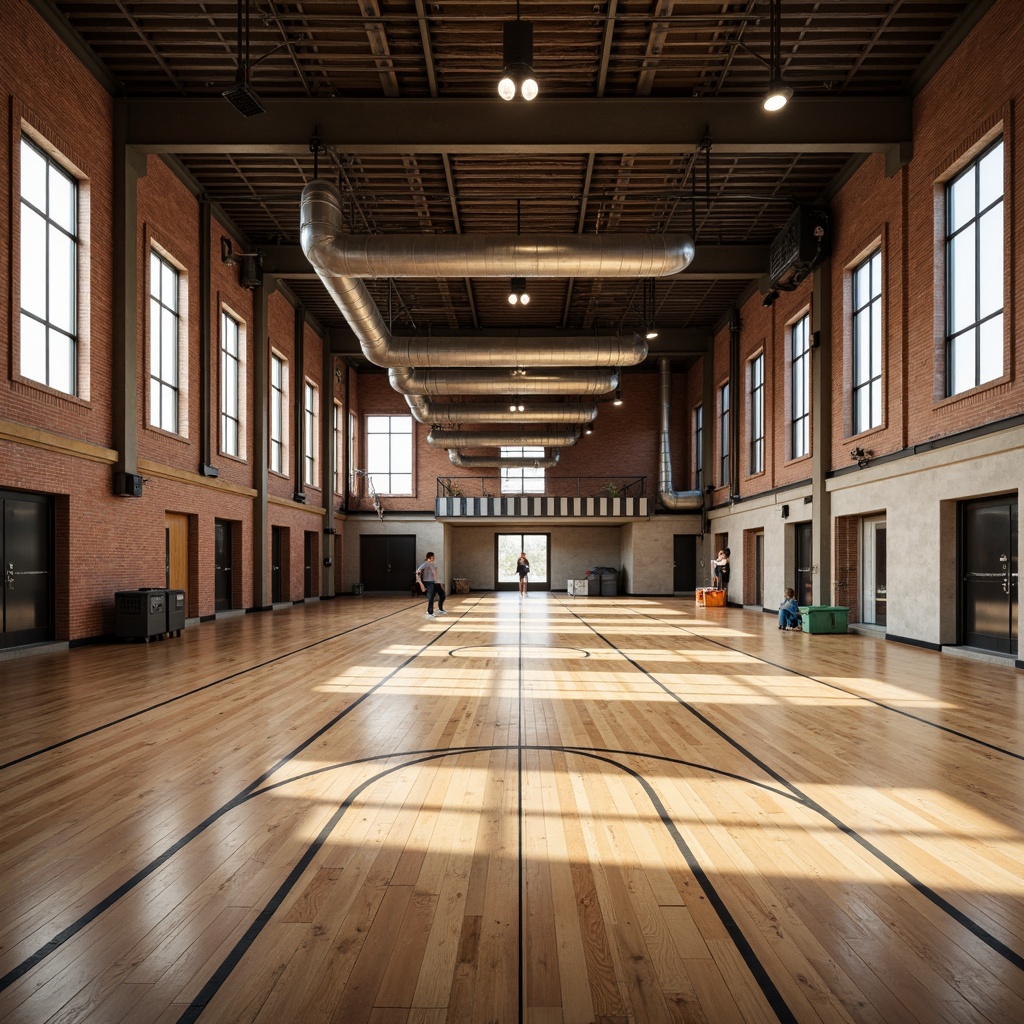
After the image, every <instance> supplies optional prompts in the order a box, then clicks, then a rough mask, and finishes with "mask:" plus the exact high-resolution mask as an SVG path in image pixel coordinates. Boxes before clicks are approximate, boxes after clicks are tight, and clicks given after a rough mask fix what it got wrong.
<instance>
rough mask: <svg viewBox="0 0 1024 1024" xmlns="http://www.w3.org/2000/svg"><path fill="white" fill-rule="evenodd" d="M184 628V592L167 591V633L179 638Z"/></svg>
mask: <svg viewBox="0 0 1024 1024" xmlns="http://www.w3.org/2000/svg"><path fill="white" fill-rule="evenodd" d="M184 628H185V591H184V590H168V591H167V632H168V633H173V634H174V635H175V636H181V631H182V630H183V629H184Z"/></svg>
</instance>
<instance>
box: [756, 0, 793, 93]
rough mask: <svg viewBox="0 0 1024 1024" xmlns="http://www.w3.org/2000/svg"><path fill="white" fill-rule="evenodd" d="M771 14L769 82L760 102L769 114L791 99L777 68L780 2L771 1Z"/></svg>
mask: <svg viewBox="0 0 1024 1024" xmlns="http://www.w3.org/2000/svg"><path fill="white" fill-rule="evenodd" d="M771 14H772V16H771V23H770V25H769V34H770V36H771V41H770V44H769V46H770V54H769V56H770V60H769V63H768V69H769V73H770V75H771V81H770V84H769V85H768V92H767V93H765V97H764V99H763V100H762V101H761V106H762V107H764V109H765V110H767V111H769V112H772V111H775V110H781V109H782V108H783V107H784V106H785V105H786V104H787V103H788V102H789V101H790V100H791V99H792V98H793V90H792V88H791V87H790V86H788V85H786V83H785V82H784V81H783V80H782V72H781V70H780V68H779V64H780V50H781V48H782V0H772V11H771Z"/></svg>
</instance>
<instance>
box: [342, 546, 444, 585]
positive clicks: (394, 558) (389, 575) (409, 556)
mask: <svg viewBox="0 0 1024 1024" xmlns="http://www.w3.org/2000/svg"><path fill="white" fill-rule="evenodd" d="M424 554H426V552H424ZM421 561H422V559H421ZM418 564H419V563H418V562H417V561H416V535H415V534H412V533H410V534H404V533H402V534H391V535H388V536H378V535H375V534H363V535H362V536H361V537H360V538H359V573H360V575H361V576H362V583H363V589H364V590H367V591H370V592H374V591H376V592H380V591H385V592H387V591H393V592H396V593H397V592H401V591H403V590H404V591H405V592H406V593H409V592H410V591H411V589H412V583H413V577H415V575H416V566H417V565H418ZM444 568H445V567H444V566H442V570H443V569H444ZM442 582H443V581H442Z"/></svg>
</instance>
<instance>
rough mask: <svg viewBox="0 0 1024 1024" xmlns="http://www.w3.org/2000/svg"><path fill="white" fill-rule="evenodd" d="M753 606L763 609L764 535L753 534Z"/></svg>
mask: <svg viewBox="0 0 1024 1024" xmlns="http://www.w3.org/2000/svg"><path fill="white" fill-rule="evenodd" d="M754 606H755V607H757V608H763V607H764V534H763V533H755V534H754Z"/></svg>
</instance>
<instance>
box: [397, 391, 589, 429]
mask: <svg viewBox="0 0 1024 1024" xmlns="http://www.w3.org/2000/svg"><path fill="white" fill-rule="evenodd" d="M405 400H406V402H407V403H408V405H409V409H410V411H411V412H412V414H413V417H414V419H416V420H417V421H419V422H420V423H430V424H432V425H438V424H444V425H453V424H459V423H502V424H505V425H506V426H507V425H508V424H509V423H512V422H519V421H522V422H523V423H577V424H578V423H589V422H591V421H592V420H593V419H595V417H596V416H597V403H596V402H576V401H569V402H562V403H556V402H534V403H530V402H526V403H523V404H524V406H525V408H524V410H523V411H522V412H510V411H509V403H508V402H433V401H431V400H430V399H429V398H425V397H424V396H423V395H406V396H405Z"/></svg>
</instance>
